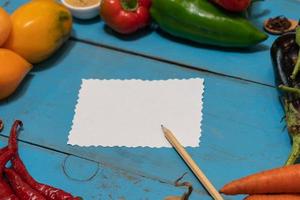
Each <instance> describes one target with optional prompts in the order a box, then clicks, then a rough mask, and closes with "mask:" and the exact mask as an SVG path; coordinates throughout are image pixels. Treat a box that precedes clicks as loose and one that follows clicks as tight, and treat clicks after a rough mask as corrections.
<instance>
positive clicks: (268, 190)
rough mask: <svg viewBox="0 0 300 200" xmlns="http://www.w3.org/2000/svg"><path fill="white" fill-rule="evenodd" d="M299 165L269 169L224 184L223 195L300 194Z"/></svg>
mask: <svg viewBox="0 0 300 200" xmlns="http://www.w3.org/2000/svg"><path fill="white" fill-rule="evenodd" d="M299 185H300V164H296V165H290V166H285V167H280V168H276V169H271V170H267V171H263V172H259V173H257V174H253V175H250V176H246V177H244V178H241V179H238V180H235V181H232V182H230V183H228V184H226V185H225V186H224V187H223V188H222V189H221V190H220V192H221V193H224V194H230V195H235V194H288V193H290V194H294V193H300V187H299Z"/></svg>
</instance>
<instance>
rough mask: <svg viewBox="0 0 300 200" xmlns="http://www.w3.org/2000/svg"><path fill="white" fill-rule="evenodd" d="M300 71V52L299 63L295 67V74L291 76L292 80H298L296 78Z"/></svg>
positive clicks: (299, 54)
mask: <svg viewBox="0 0 300 200" xmlns="http://www.w3.org/2000/svg"><path fill="white" fill-rule="evenodd" d="M299 70H300V52H299V53H298V58H297V62H296V65H295V67H294V70H293V73H292V75H291V78H292V79H293V80H295V79H296V76H297V74H298V72H299Z"/></svg>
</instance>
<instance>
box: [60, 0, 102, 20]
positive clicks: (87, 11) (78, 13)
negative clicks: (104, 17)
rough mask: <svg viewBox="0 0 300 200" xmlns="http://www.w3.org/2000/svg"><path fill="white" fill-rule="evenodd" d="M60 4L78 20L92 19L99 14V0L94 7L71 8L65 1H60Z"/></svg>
mask: <svg viewBox="0 0 300 200" xmlns="http://www.w3.org/2000/svg"><path fill="white" fill-rule="evenodd" d="M61 2H62V3H63V4H64V5H65V6H66V7H67V8H68V9H69V10H70V11H71V13H72V15H73V16H74V17H75V18H78V19H92V18H94V17H96V16H97V15H99V12H100V4H101V0H100V1H99V3H97V4H95V5H91V6H86V7H79V6H73V5H71V4H70V3H68V2H67V1H66V0H61Z"/></svg>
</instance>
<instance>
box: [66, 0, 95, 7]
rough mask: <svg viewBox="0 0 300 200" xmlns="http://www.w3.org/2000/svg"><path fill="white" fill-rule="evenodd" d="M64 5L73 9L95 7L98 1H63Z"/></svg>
mask: <svg viewBox="0 0 300 200" xmlns="http://www.w3.org/2000/svg"><path fill="white" fill-rule="evenodd" d="M65 1H66V3H68V4H70V5H72V6H75V7H88V6H93V5H96V4H98V3H99V2H100V0H65Z"/></svg>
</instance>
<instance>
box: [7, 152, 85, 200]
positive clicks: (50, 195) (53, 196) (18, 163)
mask: <svg viewBox="0 0 300 200" xmlns="http://www.w3.org/2000/svg"><path fill="white" fill-rule="evenodd" d="M12 167H13V169H14V170H15V171H16V172H17V173H18V174H19V175H20V176H22V179H23V180H24V181H25V182H26V183H27V184H28V185H30V186H31V187H32V188H33V189H35V190H37V191H39V192H40V193H41V194H43V195H44V196H45V197H46V198H47V200H79V199H81V198H80V197H73V196H72V195H71V194H70V193H67V192H65V191H63V190H61V189H57V188H55V187H52V186H49V185H45V184H41V183H39V182H37V181H36V180H35V179H34V178H33V177H32V176H31V175H30V174H29V173H28V171H27V169H26V167H25V165H24V163H23V162H22V160H21V159H20V157H19V155H15V156H14V158H13V159H12Z"/></svg>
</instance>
